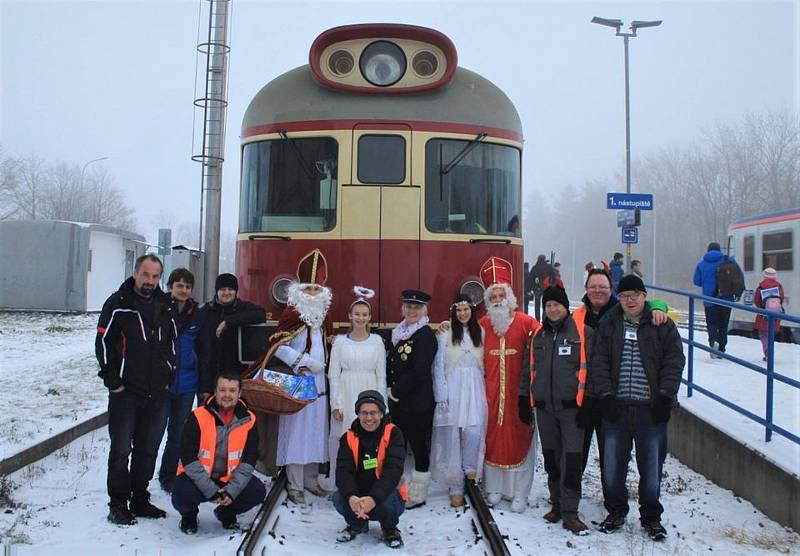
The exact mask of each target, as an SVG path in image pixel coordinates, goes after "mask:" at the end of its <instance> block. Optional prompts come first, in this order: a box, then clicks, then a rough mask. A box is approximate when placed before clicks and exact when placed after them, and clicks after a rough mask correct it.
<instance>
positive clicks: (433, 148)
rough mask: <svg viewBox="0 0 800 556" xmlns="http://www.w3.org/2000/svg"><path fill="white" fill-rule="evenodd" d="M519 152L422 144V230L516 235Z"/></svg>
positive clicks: (519, 233) (439, 141)
mask: <svg viewBox="0 0 800 556" xmlns="http://www.w3.org/2000/svg"><path fill="white" fill-rule="evenodd" d="M519 215H520V152H519V150H518V149H516V148H514V147H509V146H506V145H494V144H491V143H483V142H477V143H470V142H469V141H456V140H448V139H431V140H430V141H428V142H427V144H426V145H425V226H426V227H427V228H428V230H430V231H431V232H442V233H451V234H479V235H503V236H512V237H521V236H522V229H521V227H520V217H519Z"/></svg>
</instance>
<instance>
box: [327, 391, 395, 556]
mask: <svg viewBox="0 0 800 556" xmlns="http://www.w3.org/2000/svg"><path fill="white" fill-rule="evenodd" d="M356 415H358V419H355V420H354V421H353V424H352V425H351V427H350V430H348V431H347V432H346V433H345V434H343V435H342V438H341V440H340V441H339V453H338V455H337V457H336V488H337V491H336V492H335V493H334V495H333V505H334V506H335V507H336V511H337V512H339V513H340V514H341V515H342V516H344V520H345V521H346V522H347V527H346V528H345V529H344V530H343V531H342V532H341V533H340V534H339V536H338V537H337V538H336V541H337V542H350V541H352V540H353V539H354V538H356V536H358V535H359V534H361V533H366V532H367V530H368V528H369V522H370V521H377V522H379V523H380V524H381V529H383V541H384V542H385V543H386V545H387V546H389V547H390V548H400V547H401V546H403V538H402V537H401V536H400V531H399V530H398V529H397V523H398V521H399V519H400V514H402V513H403V512H404V511H405V509H406V505H405V502H406V500H408V493H407V492H406V485H405V482H404V481H403V463H404V461H405V458H406V448H405V440H404V439H403V433H402V432H400V429H399V428H397V427H396V426H395V425H393V424H391V423H387V422H386V418H385V415H386V402H385V401H384V399H383V396H382V395H381V394H380V392H377V391H376V390H366V391H364V392H361V393H360V394H359V395H358V400H356Z"/></svg>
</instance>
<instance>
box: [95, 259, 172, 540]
mask: <svg viewBox="0 0 800 556" xmlns="http://www.w3.org/2000/svg"><path fill="white" fill-rule="evenodd" d="M162 271H163V266H162V264H161V260H160V259H159V258H158V257H156V256H155V255H142V256H141V257H139V258H138V259H137V260H136V264H135V266H134V272H133V276H132V277H130V278H128V279H127V280H125V282H123V284H122V285H121V286H120V288H119V290H118V291H117V292H115V293H113V294H112V295H111V296H110V297H109V298H108V299H107V300H106V302H105V303H104V304H103V310H102V312H101V313H100V319H99V321H98V323H97V336H96V339H95V354H96V356H97V361H98V362H99V363H100V372H99V373H98V375H99V376H100V378H102V379H103V384H104V385H105V387H106V388H108V396H109V397H108V434H109V436H110V437H111V447H110V452H109V455H108V479H107V488H108V496H109V498H110V502H109V507H110V511H109V513H108V520H109V521H110V522H111V523H114V524H117V525H133V524H135V523H136V518H135V517H134V516H139V517H152V518H159V517H166V515H167V514H166V512H164V510H161V509H160V508H157V507H156V506H154V505H153V504H151V503H150V493H149V492H148V490H147V487H148V484H149V482H150V479H152V478H153V471H154V470H155V465H156V456H157V454H158V445H159V443H160V441H161V419H160V416H161V409H162V406H163V403H164V399H165V397H166V395H167V388H168V387H169V385H170V383H171V382H172V380H173V378H174V376H175V340H176V336H177V329H176V327H175V320H174V319H173V312H172V306H171V304H170V299H169V296H168V295H166V294H165V293H164V292H162V291H161V289H160V288H159V287H158V283H159V280H160V279H161V273H162ZM129 458H130V468H129V467H128V466H129ZM129 503H130V507H129V505H128V504H129Z"/></svg>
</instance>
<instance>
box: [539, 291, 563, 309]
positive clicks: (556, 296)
mask: <svg viewBox="0 0 800 556" xmlns="http://www.w3.org/2000/svg"><path fill="white" fill-rule="evenodd" d="M548 301H557V302H559V303H561V304H562V305H563V306H564V307H566V308H567V311H569V298H568V297H567V292H565V291H564V289H563V288H562V287H561V286H550V287H549V288H547V289H546V290H544V293H543V294H542V305H546V304H547V302H548Z"/></svg>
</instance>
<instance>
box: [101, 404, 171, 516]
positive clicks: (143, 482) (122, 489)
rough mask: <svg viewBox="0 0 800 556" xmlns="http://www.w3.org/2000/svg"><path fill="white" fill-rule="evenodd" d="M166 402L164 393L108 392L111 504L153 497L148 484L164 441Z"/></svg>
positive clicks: (109, 489)
mask: <svg viewBox="0 0 800 556" xmlns="http://www.w3.org/2000/svg"><path fill="white" fill-rule="evenodd" d="M162 403H163V398H161V397H159V398H151V397H146V396H138V395H136V394H131V393H129V392H128V391H122V392H120V393H119V394H112V393H109V395H108V435H109V437H110V438H111V447H110V450H109V454H108V478H107V481H106V483H107V484H106V486H107V488H108V496H109V498H111V504H110V505H111V506H121V505H123V504H127V502H128V500H129V499H131V498H133V499H140V500H141V499H143V500H147V499H149V498H150V493H149V492H148V491H147V486H148V484H149V483H150V479H152V478H153V471H154V470H155V467H156V456H157V455H158V445H159V444H160V443H161V421H160V419H159V415H160V412H161V404H162ZM129 459H130V469H129V467H128V464H129Z"/></svg>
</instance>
